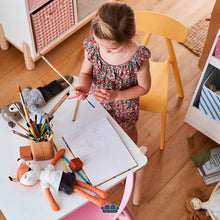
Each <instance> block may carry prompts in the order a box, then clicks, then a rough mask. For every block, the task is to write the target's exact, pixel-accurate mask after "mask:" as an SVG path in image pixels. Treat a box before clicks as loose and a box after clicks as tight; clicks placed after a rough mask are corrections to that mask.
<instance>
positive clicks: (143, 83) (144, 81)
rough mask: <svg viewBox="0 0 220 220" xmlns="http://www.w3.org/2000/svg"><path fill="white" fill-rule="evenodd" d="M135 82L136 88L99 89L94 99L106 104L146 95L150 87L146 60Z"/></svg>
mask: <svg viewBox="0 0 220 220" xmlns="http://www.w3.org/2000/svg"><path fill="white" fill-rule="evenodd" d="M137 80H138V85H137V86H133V87H131V88H128V89H125V90H121V91H115V90H107V89H100V91H98V92H96V99H97V101H99V102H101V103H108V102H111V101H116V100H126V99H132V98H137V97H140V96H142V95H144V94H146V93H148V91H149V90H150V86H151V76H150V68H149V61H148V60H147V61H145V62H143V64H142V66H141V68H140V70H139V71H138V73H137Z"/></svg>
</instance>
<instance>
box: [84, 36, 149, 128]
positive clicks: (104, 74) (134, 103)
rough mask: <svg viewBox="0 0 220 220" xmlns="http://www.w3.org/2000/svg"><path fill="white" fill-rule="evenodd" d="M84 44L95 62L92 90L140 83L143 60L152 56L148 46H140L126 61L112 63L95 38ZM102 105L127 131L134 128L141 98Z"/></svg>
mask: <svg viewBox="0 0 220 220" xmlns="http://www.w3.org/2000/svg"><path fill="white" fill-rule="evenodd" d="M83 46H84V48H85V50H86V51H87V58H88V60H89V61H90V62H91V63H92V64H93V83H92V88H91V90H92V91H96V90H98V89H100V88H106V89H113V90H124V89H128V88H130V87H133V86H136V85H138V81H137V72H138V71H139V69H140V67H141V64H142V62H143V61H145V60H147V59H149V58H150V56H151V54H150V51H149V49H148V48H146V47H144V46H140V47H139V48H138V50H137V51H136V53H135V54H134V55H133V56H132V57H131V59H130V60H129V61H127V62H126V63H124V64H121V65H110V64H108V63H106V62H105V61H104V60H102V58H101V56H100V52H99V48H98V45H97V43H96V41H95V40H94V38H88V39H86V40H84V42H83ZM102 105H103V106H104V108H105V109H106V110H107V111H108V112H109V113H110V114H111V116H112V117H113V118H114V119H115V120H116V121H117V122H118V124H119V125H120V126H121V127H122V128H123V129H124V130H125V131H126V132H129V131H130V130H131V129H133V128H134V126H135V124H136V122H137V120H138V115H139V98H134V99H129V100H120V101H113V102H109V103H105V104H102Z"/></svg>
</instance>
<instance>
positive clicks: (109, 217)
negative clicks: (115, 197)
mask: <svg viewBox="0 0 220 220" xmlns="http://www.w3.org/2000/svg"><path fill="white" fill-rule="evenodd" d="M133 182H134V173H133V172H132V171H129V172H128V175H127V178H126V183H125V190H124V194H123V198H122V200H121V204H120V206H119V209H118V211H117V213H116V214H115V213H103V212H102V209H101V208H100V207H98V206H96V205H95V204H93V203H92V202H88V203H86V205H84V206H82V207H81V208H79V209H77V210H76V211H74V212H72V213H71V214H69V215H68V216H66V217H64V218H63V219H62V220H71V219H72V220H73V219H76V220H87V219H89V220H116V219H120V220H135V217H134V215H133V213H132V212H131V210H130V209H129V208H128V206H127V203H128V201H129V199H130V196H131V193H132V189H133Z"/></svg>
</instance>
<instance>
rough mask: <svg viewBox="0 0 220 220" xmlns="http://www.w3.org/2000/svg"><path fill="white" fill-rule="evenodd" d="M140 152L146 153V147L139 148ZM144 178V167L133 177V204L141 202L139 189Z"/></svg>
mask: <svg viewBox="0 0 220 220" xmlns="http://www.w3.org/2000/svg"><path fill="white" fill-rule="evenodd" d="M140 151H141V153H142V154H146V153H147V147H145V146H142V147H140ZM143 177H144V167H143V168H142V169H141V170H139V171H138V172H137V173H136V175H135V182H134V195H133V204H134V205H139V204H140V202H141V189H142V183H143Z"/></svg>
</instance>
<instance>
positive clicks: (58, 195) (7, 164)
mask: <svg viewBox="0 0 220 220" xmlns="http://www.w3.org/2000/svg"><path fill="white" fill-rule="evenodd" d="M77 83H78V81H77V77H75V80H74V85H75V86H76V85H77ZM67 90H71V88H67V89H66V90H65V91H63V92H62V93H60V94H59V95H58V96H56V97H55V98H53V99H52V100H51V101H50V102H48V103H47V105H46V106H44V107H43V109H44V110H47V112H49V111H50V110H51V109H52V107H53V106H54V105H55V104H56V103H57V102H58V101H59V100H60V98H61V97H62V96H63V95H64V94H65V92H66V91H67ZM71 96H72V95H71ZM89 100H90V101H91V102H92V103H93V104H94V105H95V109H93V108H92V107H91V106H90V105H89V104H88V103H87V102H86V101H81V102H80V105H79V109H78V113H77V117H76V121H74V122H73V121H72V118H73V114H74V110H75V105H76V100H66V101H65V102H64V103H63V104H62V105H61V106H60V107H59V108H58V110H57V111H56V112H55V114H54V119H53V120H52V124H53V131H54V134H55V135H54V141H55V143H56V145H57V147H58V148H59V149H61V148H66V146H65V144H64V142H63V140H62V138H61V136H62V135H61V134H63V133H64V132H65V131H70V130H71V129H77V128H78V127H79V126H84V125H86V124H88V123H91V122H93V121H94V120H97V119H99V118H101V117H103V116H106V117H107V118H108V120H109V121H110V123H111V125H112V126H113V128H114V129H115V130H116V131H117V133H118V135H119V136H120V138H121V140H122V141H123V142H124V144H125V146H126V147H127V149H128V150H129V151H130V153H131V154H132V156H133V157H134V159H135V160H136V162H137V163H138V166H137V167H135V168H134V169H133V171H134V172H136V171H138V170H139V169H141V168H143V167H144V166H145V165H146V164H147V158H146V156H145V155H143V154H142V153H141V152H140V151H139V148H138V147H137V146H136V145H135V144H134V142H133V141H132V140H131V139H130V138H129V137H128V136H127V134H126V133H125V132H124V131H123V130H122V129H121V127H120V126H119V125H118V124H117V123H116V122H115V120H114V119H113V118H112V117H111V116H110V115H109V114H108V112H106V111H105V110H104V108H103V107H102V106H101V105H100V104H99V103H98V102H97V101H95V99H94V97H92V96H89ZM19 123H21V124H22V123H23V122H22V121H20V122H19ZM15 130H17V131H20V132H23V131H22V129H21V128H19V127H18V126H16V127H15ZM0 136H1V144H0V152H1V166H0V169H1V175H0V197H1V199H0V209H1V210H2V212H3V214H4V215H5V217H6V218H7V220H14V219H17V218H22V219H23V220H26V219H27V220H29V219H31V220H34V219H36V220H39V219H47V220H49V219H53V220H54V219H60V218H62V217H64V216H65V215H67V214H68V213H70V212H72V211H74V210H76V209H77V208H79V207H80V206H82V205H84V204H85V203H86V202H87V200H86V199H84V198H83V197H81V196H80V195H78V194H77V193H73V194H72V195H66V194H64V193H63V192H55V191H53V190H51V192H52V194H53V196H54V199H55V200H56V201H57V203H58V205H59V206H60V210H59V211H58V212H54V211H52V210H51V208H50V205H49V202H48V201H47V198H46V195H45V193H44V190H43V189H42V188H41V186H40V184H38V185H36V186H34V187H31V188H28V187H23V186H21V185H20V184H19V183H17V184H16V183H14V182H11V181H9V179H8V176H12V177H16V171H17V162H16V160H17V158H19V156H20V155H19V147H20V146H26V145H29V142H28V140H26V139H25V138H22V137H20V136H17V135H14V134H12V129H11V128H10V127H9V126H8V124H7V122H6V121H5V120H4V119H3V118H2V117H0ZM65 156H66V157H67V158H70V159H71V158H72V155H71V154H70V152H69V151H68V150H66V154H65ZM49 163H50V161H42V162H40V164H41V166H42V167H44V166H46V165H47V164H49ZM56 168H57V169H63V167H62V164H61V162H60V161H58V163H57V165H56ZM126 175H127V173H124V174H122V175H119V176H117V177H116V178H114V179H112V180H110V181H108V182H106V183H104V184H102V185H101V186H99V188H100V189H102V190H108V189H110V188H111V187H113V186H114V185H116V184H118V183H119V182H120V181H122V180H123V179H125V178H126Z"/></svg>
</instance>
